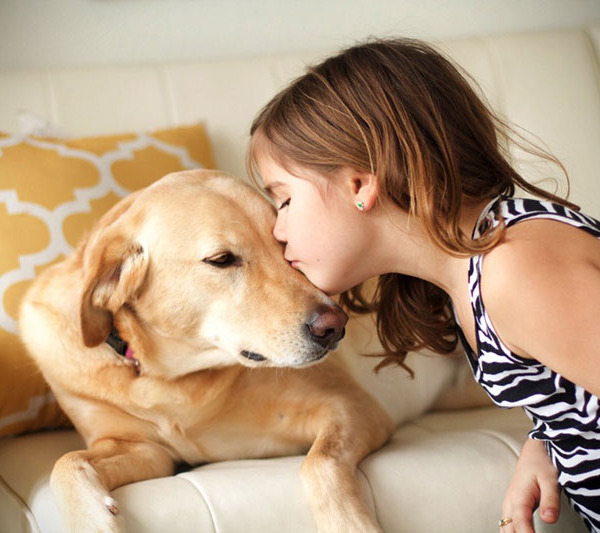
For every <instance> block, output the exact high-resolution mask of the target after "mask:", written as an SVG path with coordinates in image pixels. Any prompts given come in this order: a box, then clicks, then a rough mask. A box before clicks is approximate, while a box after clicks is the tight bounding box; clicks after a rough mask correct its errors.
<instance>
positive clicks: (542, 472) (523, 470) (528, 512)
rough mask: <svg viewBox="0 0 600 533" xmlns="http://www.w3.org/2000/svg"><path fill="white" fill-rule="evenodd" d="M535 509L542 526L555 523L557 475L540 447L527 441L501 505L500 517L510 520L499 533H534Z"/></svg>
mask: <svg viewBox="0 0 600 533" xmlns="http://www.w3.org/2000/svg"><path fill="white" fill-rule="evenodd" d="M538 505H539V514H540V517H541V518H542V520H543V521H544V522H547V523H548V524H553V523H554V522H556V520H558V515H559V512H560V490H559V488H558V473H557V471H556V468H554V465H553V464H552V462H551V461H550V457H549V456H548V454H547V452H546V448H545V447H544V444H543V443H542V442H540V441H537V440H534V439H527V441H526V442H525V444H524V445H523V449H522V450H521V455H520V456H519V461H518V462H517V467H516V468H515V473H514V474H513V477H512V481H511V482H510V485H509V487H508V490H507V491H506V495H505V497H504V502H503V504H502V517H503V518H512V522H511V523H510V524H508V525H506V526H504V527H503V528H502V529H501V531H502V533H535V531H534V529H533V526H532V525H531V521H532V517H533V511H534V510H535V509H536V508H537V507H538Z"/></svg>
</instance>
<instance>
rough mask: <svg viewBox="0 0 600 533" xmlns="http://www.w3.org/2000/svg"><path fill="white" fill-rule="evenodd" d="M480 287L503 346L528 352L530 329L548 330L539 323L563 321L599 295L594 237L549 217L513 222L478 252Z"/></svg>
mask: <svg viewBox="0 0 600 533" xmlns="http://www.w3.org/2000/svg"><path fill="white" fill-rule="evenodd" d="M481 293H482V298H483V300H484V303H485V306H486V310H487V312H488V314H489V315H490V317H491V319H492V321H493V322H494V324H495V326H496V328H497V330H498V333H499V334H500V336H501V338H502V337H503V336H505V337H506V339H503V340H505V343H506V344H507V346H508V347H509V348H511V349H512V350H513V351H515V352H517V353H521V355H524V356H526V357H527V356H531V354H530V353H529V349H528V346H529V344H528V343H529V339H530V338H531V337H532V335H536V334H542V333H543V334H544V335H545V336H548V332H547V331H543V332H542V331H539V328H540V327H547V326H548V325H549V324H555V325H557V326H558V325H559V324H565V323H566V322H565V320H567V321H568V317H566V316H565V315H566V314H568V313H575V311H576V309H578V308H581V307H586V306H587V305H589V298H590V297H592V298H595V297H600V240H599V239H597V238H596V237H594V236H593V235H591V234H590V233H588V232H586V231H584V230H582V229H580V228H577V227H574V226H571V225H569V224H566V223H563V222H558V221H554V220H546V219H535V220H529V221H524V222H520V223H518V224H515V225H514V226H511V227H510V228H508V229H507V230H506V233H505V237H504V239H503V240H502V241H501V242H500V243H499V244H498V245H497V246H496V247H494V248H493V249H492V250H491V251H490V252H488V253H487V254H486V256H485V258H484V261H483V267H482V280H481ZM596 301H598V300H596ZM575 314H577V313H575ZM544 324H545V325H546V326H544Z"/></svg>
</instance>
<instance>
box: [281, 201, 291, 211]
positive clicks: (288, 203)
mask: <svg viewBox="0 0 600 533" xmlns="http://www.w3.org/2000/svg"><path fill="white" fill-rule="evenodd" d="M290 200H291V198H288V199H287V200H286V201H285V202H283V203H282V204H281V205H280V206H279V210H280V211H281V210H282V209H283V208H284V207H287V206H288V205H290Z"/></svg>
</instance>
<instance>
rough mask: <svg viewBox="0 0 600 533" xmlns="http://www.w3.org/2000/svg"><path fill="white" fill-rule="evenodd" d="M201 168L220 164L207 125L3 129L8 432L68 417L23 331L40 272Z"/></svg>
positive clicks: (0, 346) (2, 414)
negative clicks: (109, 130) (150, 192)
mask: <svg viewBox="0 0 600 533" xmlns="http://www.w3.org/2000/svg"><path fill="white" fill-rule="evenodd" d="M198 167H204V168H214V163H213V158H212V153H211V148H210V143H209V140H208V137H207V135H206V133H205V130H204V128H203V127H202V125H201V124H197V125H193V126H185V127H177V128H170V129H165V130H161V131H156V132H153V133H149V134H123V135H111V136H102V137H88V138H81V139H48V138H39V137H15V136H10V135H6V134H1V133H0V236H1V240H0V436H1V435H11V434H17V433H21V432H24V431H31V430H36V429H41V428H49V427H57V426H61V425H65V424H66V423H67V420H66V418H65V416H64V415H63V414H62V412H61V411H60V409H59V407H58V406H57V404H56V402H55V400H54V397H53V395H52V393H51V391H50V390H49V388H48V386H47V384H46V383H45V381H44V380H43V378H42V376H41V375H40V373H39V371H38V370H37V368H36V366H35V365H34V363H33V361H32V360H31V359H30V358H29V356H28V355H27V354H26V352H25V349H24V348H23V346H22V344H21V343H20V341H19V338H18V331H17V316H18V309H19V304H20V301H21V298H22V297H23V294H24V293H25V291H26V290H27V288H28V286H29V284H30V283H31V281H32V279H33V278H34V277H35V276H36V275H37V274H38V273H39V272H41V271H42V270H43V269H44V268H46V267H48V266H49V265H51V264H54V263H56V262H57V261H60V260H61V259H63V258H64V257H65V256H66V255H67V254H68V253H69V252H70V251H71V250H72V249H73V248H74V247H75V245H76V244H77V242H78V241H79V239H80V238H81V237H82V236H83V235H84V233H85V232H86V231H87V230H89V229H90V228H91V226H92V225H93V224H94V222H95V221H96V220H98V219H99V218H100V217H101V216H102V215H103V214H104V213H105V212H106V211H107V210H108V209H110V208H111V207H112V206H113V205H114V204H115V203H116V202H117V201H118V200H119V199H121V198H122V197H123V196H125V195H127V194H128V193H130V192H132V191H134V190H136V189H140V188H142V187H145V186H147V185H149V184H151V183H152V182H153V181H155V180H156V179H158V178H160V177H161V176H164V175H165V174H168V173H169V172H174V171H178V170H184V169H189V168H198Z"/></svg>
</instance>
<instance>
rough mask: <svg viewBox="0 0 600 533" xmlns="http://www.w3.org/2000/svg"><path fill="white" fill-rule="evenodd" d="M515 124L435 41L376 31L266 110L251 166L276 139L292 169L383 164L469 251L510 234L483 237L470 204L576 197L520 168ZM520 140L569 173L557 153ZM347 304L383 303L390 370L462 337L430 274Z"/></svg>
mask: <svg viewBox="0 0 600 533" xmlns="http://www.w3.org/2000/svg"><path fill="white" fill-rule="evenodd" d="M509 132H510V130H509V128H508V127H507V126H506V125H505V124H504V123H503V122H502V121H501V120H500V119H499V118H498V117H497V116H496V115H495V114H494V113H492V112H491V111H490V110H489V109H488V107H487V106H486V105H485V104H484V103H483V101H482V100H481V99H480V98H479V97H478V96H477V95H476V94H475V92H474V90H473V89H472V88H471V86H470V85H469V83H468V82H467V80H466V78H465V76H464V75H463V74H461V73H460V71H459V69H458V67H456V66H454V65H453V64H452V63H451V62H450V61H449V60H447V59H446V58H444V57H443V56H442V55H441V54H440V53H439V52H437V51H436V50H435V49H434V48H432V47H431V46H430V45H428V44H426V43H424V42H421V41H417V40H412V39H393V40H392V39H387V40H372V41H369V42H366V43H364V44H361V45H358V46H354V47H352V48H348V49H346V50H344V51H343V52H341V53H340V54H338V55H336V56H333V57H331V58H329V59H326V60H325V61H323V62H322V63H321V64H319V65H316V66H314V67H311V68H309V69H308V71H307V73H306V74H305V75H303V76H301V77H300V78H298V79H296V80H295V81H294V82H292V83H291V85H289V86H288V87H287V88H285V89H284V90H282V91H281V92H280V93H279V94H277V95H276V96H275V97H274V98H273V99H272V100H271V101H270V102H269V103H268V104H267V105H266V106H265V107H264V108H263V109H262V111H261V112H260V113H259V115H258V116H257V117H256V119H255V120H254V122H253V124H252V128H251V141H250V146H249V151H248V171H249V173H250V176H251V177H252V178H253V179H254V180H255V181H258V173H257V170H256V160H257V158H258V157H259V156H260V155H261V153H262V152H263V150H265V147H266V149H267V150H268V152H269V155H270V156H271V157H273V158H274V159H275V161H277V162H278V163H279V164H281V165H282V166H283V167H284V168H289V167H290V165H293V166H299V167H305V168H308V169H311V170H316V171H318V172H320V173H321V174H324V175H332V174H333V173H334V172H335V170H337V169H339V168H341V167H351V168H353V169H356V170H358V171H363V172H371V173H372V174H374V175H375V176H377V179H378V184H379V190H380V194H383V195H385V196H386V197H387V198H389V199H391V200H392V201H393V202H395V203H396V204H397V205H398V206H399V207H401V208H402V209H404V210H406V211H407V212H409V213H410V214H411V215H414V216H417V217H419V219H420V220H421V221H422V222H423V224H424V227H425V229H426V231H427V234H428V236H429V237H430V238H431V240H432V241H433V242H434V243H435V244H436V245H438V246H439V247H440V248H442V249H443V250H445V251H447V252H448V253H450V254H453V255H457V256H464V255H473V254H480V253H484V252H486V251H488V250H489V249H491V248H492V247H493V246H494V245H496V244H497V243H498V241H499V240H500V239H501V238H502V235H503V231H504V227H503V226H502V225H500V226H499V227H498V228H497V230H496V231H493V232H490V233H489V234H488V235H486V236H485V237H484V238H480V239H477V240H474V239H472V237H471V235H466V234H465V233H464V232H463V231H461V229H460V227H459V221H460V217H461V213H462V208H463V206H464V205H465V204H469V203H475V202H481V201H483V200H486V199H487V200H489V199H492V198H494V197H496V196H498V195H506V196H512V195H513V194H514V192H515V188H516V187H520V188H521V189H523V190H525V191H527V192H530V193H532V194H534V195H536V196H541V197H543V198H546V199H550V200H553V201H558V202H561V203H565V202H564V201H563V200H561V199H560V198H558V197H556V196H555V195H553V194H550V193H548V192H546V191H544V190H542V189H540V188H538V187H536V186H534V185H532V184H530V183H528V182H527V181H525V180H524V179H523V178H522V177H521V176H520V175H519V174H518V173H517V171H516V170H515V169H514V168H512V166H511V165H510V163H509V162H508V155H507V152H506V150H507V146H508V140H509V137H508V135H509ZM513 135H514V132H513ZM517 138H518V139H519V140H520V142H519V143H518V144H519V145H520V146H521V147H522V148H524V149H525V150H527V151H528V152H530V153H533V154H535V155H538V156H540V157H542V158H544V159H547V160H550V161H552V162H554V163H556V164H558V165H559V166H560V167H561V169H563V171H564V168H563V167H562V165H560V163H559V162H558V161H557V160H556V159H555V158H553V157H552V156H551V155H549V154H548V153H546V152H544V151H543V150H540V149H538V148H536V147H534V146H533V145H531V144H529V143H527V142H526V141H525V140H524V139H523V138H522V137H521V136H519V135H517ZM565 174H566V173H565ZM567 205H572V204H567ZM341 302H342V304H344V305H345V307H347V308H348V309H349V310H350V311H355V312H369V311H372V310H376V311H377V329H378V334H379V338H380V340H381V343H382V346H383V348H384V350H385V352H386V353H385V358H384V359H383V361H382V362H381V363H380V364H379V365H378V368H380V367H381V366H385V365H387V364H390V363H397V364H399V365H401V366H403V367H405V368H406V366H405V365H404V359H405V357H406V353H407V352H408V351H414V350H418V349H421V348H429V349H432V350H434V351H436V352H438V353H442V354H447V353H450V352H452V351H453V350H454V349H455V347H456V344H457V334H456V324H455V320H454V315H453V312H452V309H451V302H450V299H449V296H448V295H447V294H446V293H445V292H444V291H442V290H441V289H440V288H438V287H437V286H435V285H433V284H431V283H429V282H426V281H423V280H421V279H418V278H414V277H410V276H406V275H402V274H395V273H393V274H384V275H382V276H380V277H379V281H378V287H377V290H376V292H375V296H374V298H373V300H372V301H368V300H367V298H366V297H365V296H364V295H363V294H362V292H361V286H358V287H355V288H353V289H351V290H350V291H347V292H346V293H344V294H342V296H341ZM378 355H381V354H378Z"/></svg>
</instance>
